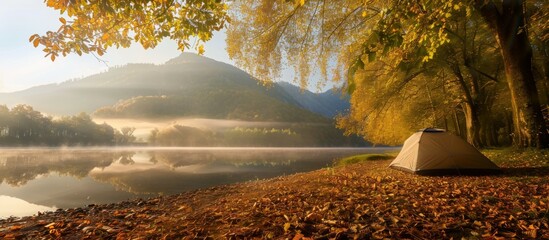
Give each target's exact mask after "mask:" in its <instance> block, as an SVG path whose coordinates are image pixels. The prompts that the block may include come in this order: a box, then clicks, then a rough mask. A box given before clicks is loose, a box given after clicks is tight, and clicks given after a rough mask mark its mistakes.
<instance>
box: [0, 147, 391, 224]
mask: <svg viewBox="0 0 549 240" xmlns="http://www.w3.org/2000/svg"><path fill="white" fill-rule="evenodd" d="M391 150H393V149H387V148H358V149H356V148H354V149H353V148H350V149H349V148H348V149H338V148H300V149H291V148H290V149H288V148H257V149H255V148H254V149H252V148H155V149H153V148H124V149H108V148H104V149H101V148H96V149H86V148H81V149H2V151H1V152H0V196H1V197H0V206H2V212H0V218H2V217H6V216H9V215H13V216H22V215H29V214H32V213H35V212H37V211H45V210H52V209H54V208H56V207H59V208H72V207H80V206H85V205H88V204H92V203H93V204H99V203H110V202H117V201H122V200H126V199H133V198H146V197H152V196H157V195H163V194H175V193H181V192H185V191H189V190H194V189H198V188H205V187H211V186H216V185H222V184H230V183H235V182H242V181H248V180H255V179H263V178H270V177H275V176H280V175H286V174H292V173H296V172H304V171H311V170H315V169H319V168H322V167H326V166H330V165H331V164H332V162H333V160H334V159H335V158H340V157H344V156H349V155H354V154H359V153H365V152H385V151H391ZM23 203H25V204H26V205H25V204H23ZM8 204H10V205H9V207H5V206H8ZM30 206H32V207H30ZM23 209H25V211H23ZM27 210H28V211H27Z"/></svg>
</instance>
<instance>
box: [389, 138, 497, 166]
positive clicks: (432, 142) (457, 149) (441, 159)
mask: <svg viewBox="0 0 549 240" xmlns="http://www.w3.org/2000/svg"><path fill="white" fill-rule="evenodd" d="M389 166H390V167H392V168H396V169H400V170H404V171H409V172H414V173H420V172H422V171H430V172H432V173H436V171H437V170H440V171H443V170H454V171H456V172H458V173H459V171H466V170H496V171H497V170H499V168H498V166H496V165H495V164H494V163H493V162H491V161H490V160H489V159H488V158H486V157H485V156H484V155H482V153H480V152H479V151H478V150H477V149H476V148H475V147H473V146H472V145H470V144H469V143H467V142H466V141H464V140H462V139H461V138H459V137H457V136H455V135H452V134H450V133H447V132H443V131H421V132H417V133H414V134H413V135H412V136H410V137H409V138H408V139H407V140H406V141H405V142H404V146H403V147H402V150H401V151H400V153H399V154H398V156H397V157H396V158H395V160H393V162H391V164H390V165H389Z"/></svg>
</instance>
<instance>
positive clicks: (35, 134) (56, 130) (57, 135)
mask: <svg viewBox="0 0 549 240" xmlns="http://www.w3.org/2000/svg"><path fill="white" fill-rule="evenodd" d="M134 130H135V128H123V129H122V131H119V130H117V129H114V128H113V127H112V126H110V125H108V124H106V123H103V124H97V123H95V122H94V121H93V120H92V119H91V117H90V116H89V115H88V114H86V113H80V114H78V115H75V116H64V117H61V118H58V119H53V118H52V117H50V116H46V115H44V114H42V113H40V112H38V111H36V110H34V109H33V108H32V107H31V106H28V105H17V106H15V107H13V108H12V109H11V110H10V109H9V108H8V107H6V106H5V105H0V146H60V145H67V146H77V145H79V146H97V145H123V144H129V143H131V142H133V141H135V137H134V136H133V131H134Z"/></svg>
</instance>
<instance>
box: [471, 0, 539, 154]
mask: <svg viewBox="0 0 549 240" xmlns="http://www.w3.org/2000/svg"><path fill="white" fill-rule="evenodd" d="M475 7H476V8H477V9H478V10H479V12H480V13H481V15H482V16H483V18H484V19H485V21H486V22H487V23H488V25H489V26H490V28H491V29H492V30H493V31H494V32H495V35H496V40H497V42H498V44H499V47H500V50H501V56H502V58H503V63H504V66H505V76H506V78H507V83H508V85H509V90H510V93H511V105H512V111H513V125H514V126H513V127H514V136H513V144H514V145H515V146H518V147H538V148H547V147H549V133H548V132H547V128H546V125H545V120H544V119H543V115H542V112H541V106H540V102H539V97H538V92H537V88H536V83H535V81H534V75H533V72H532V48H531V46H530V42H529V40H528V32H527V28H526V25H525V17H524V12H523V10H524V9H523V1H522V0H503V2H502V7H501V12H500V10H499V9H498V8H497V7H496V5H495V3H494V2H493V1H488V2H486V1H484V0H476V4H475Z"/></svg>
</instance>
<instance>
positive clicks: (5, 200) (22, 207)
mask: <svg viewBox="0 0 549 240" xmlns="http://www.w3.org/2000/svg"><path fill="white" fill-rule="evenodd" d="M0 203H2V207H1V208H0V218H7V217H9V216H24V215H32V214H35V213H37V212H45V211H53V210H55V207H46V206H40V205H36V204H32V203H29V202H27V201H25V200H21V199H19V198H14V197H10V196H4V195H0Z"/></svg>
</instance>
